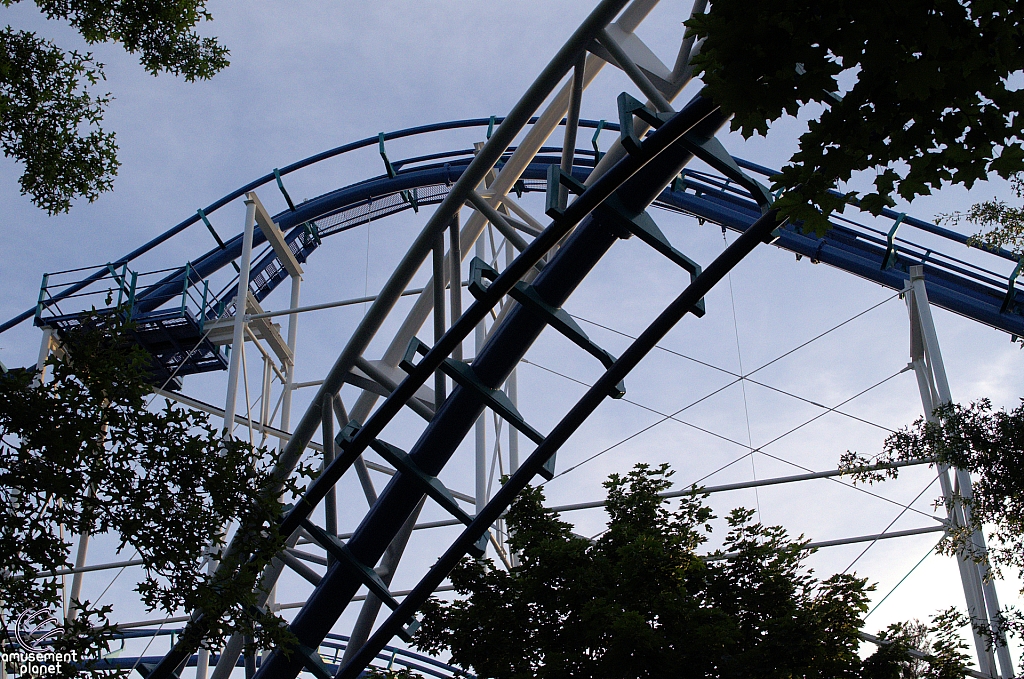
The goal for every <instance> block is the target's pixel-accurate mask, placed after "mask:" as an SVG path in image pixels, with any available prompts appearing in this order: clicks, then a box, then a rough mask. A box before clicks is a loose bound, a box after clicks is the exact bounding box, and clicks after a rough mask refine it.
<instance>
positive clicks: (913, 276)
mask: <svg viewBox="0 0 1024 679" xmlns="http://www.w3.org/2000/svg"><path fill="white" fill-rule="evenodd" d="M904 292H905V294H906V302H907V310H908V312H909V314H910V336H911V341H910V354H911V356H910V358H911V365H912V366H913V367H914V372H915V374H916V375H917V384H918V390H919V391H920V393H921V403H922V405H923V406H924V411H925V418H926V419H927V421H928V422H932V423H934V422H938V418H937V417H936V415H935V412H934V411H935V409H936V408H937V407H939V406H940V405H944V404H948V403H952V402H953V399H952V395H951V393H950V389H949V381H948V379H947V377H946V368H945V365H944V364H943V362H942V353H941V351H940V350H939V340H938V335H937V334H936V332H935V324H934V322H933V320H932V313H931V306H930V305H929V303H928V292H927V290H926V289H925V282H924V267H922V266H912V267H910V281H909V282H908V284H907V288H906V289H905V290H904ZM950 471H952V472H953V474H954V475H955V478H956V480H957V486H958V488H959V492H960V494H961V495H962V496H963V497H965V498H970V493H971V478H970V475H969V474H968V473H967V472H965V471H963V470H958V469H953V468H951V467H949V466H948V465H939V469H938V473H939V484H940V486H941V487H942V495H943V497H944V498H945V500H946V506H947V510H948V516H949V522H950V524H951V525H952V526H954V527H955V526H964V525H968V524H969V521H970V514H969V511H970V509H969V508H967V507H965V506H964V505H963V504H962V503H959V502H953V501H952V500H953V498H954V494H955V493H957V490H956V489H955V488H954V486H953V484H952V482H951V480H950ZM965 512H968V513H965ZM972 542H973V543H974V545H975V548H976V549H979V550H980V553H984V551H985V539H984V536H982V535H981V533H980V531H974V534H973V535H972ZM957 566H958V567H959V569H960V579H961V582H962V584H963V588H964V597H965V599H966V600H967V609H968V613H969V615H970V617H971V620H972V623H973V625H972V630H971V631H972V634H973V636H974V645H975V650H976V652H977V655H978V667H979V669H980V670H981V672H982V674H987V675H989V676H992V677H996V676H1000V677H1003V679H1010V678H1011V677H1013V666H1012V661H1011V658H1010V653H1009V648H1008V647H1007V646H1006V638H1005V634H1004V632H1003V631H1002V630H1001V629H999V627H998V625H997V620H998V617H997V615H998V612H999V600H998V597H997V595H996V590H995V585H994V584H993V583H992V582H991V581H990V580H988V578H987V577H986V576H987V575H988V573H987V567H984V566H981V565H979V564H977V563H975V562H974V561H973V560H972V559H971V558H970V556H969V555H963V556H958V557H957ZM986 580H988V581H986ZM977 626H981V627H982V629H984V628H985V627H988V628H989V629H990V630H991V635H992V640H991V641H994V642H995V644H994V645H995V649H993V648H992V643H991V641H990V639H989V638H988V635H987V634H985V633H979V631H978V629H977V628H976V627H977ZM993 650H995V653H994V652H993ZM997 655H998V658H999V670H1000V671H999V672H997V668H996V656H997Z"/></svg>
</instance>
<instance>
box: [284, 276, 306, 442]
mask: <svg viewBox="0 0 1024 679" xmlns="http://www.w3.org/2000/svg"><path fill="white" fill-rule="evenodd" d="M291 279H292V299H291V304H290V305H289V308H290V309H298V308H299V286H300V284H301V283H302V277H301V276H292V277H291ZM298 334H299V315H298V314H297V313H292V314H288V348H289V349H290V350H291V352H292V360H291V362H290V363H288V365H287V366H286V367H285V377H286V379H285V385H284V397H283V398H282V402H281V429H283V430H284V431H288V427H289V426H290V425H291V416H292V391H293V390H294V388H295V343H296V340H297V339H298ZM284 445H285V441H282V442H281V447H282V448H283V447H284Z"/></svg>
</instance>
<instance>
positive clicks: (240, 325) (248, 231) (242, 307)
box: [196, 193, 256, 679]
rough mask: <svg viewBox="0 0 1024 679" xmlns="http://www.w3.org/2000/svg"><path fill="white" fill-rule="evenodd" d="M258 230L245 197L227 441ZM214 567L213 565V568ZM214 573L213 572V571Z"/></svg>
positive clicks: (202, 662) (204, 654) (203, 657)
mask: <svg viewBox="0 0 1024 679" xmlns="http://www.w3.org/2000/svg"><path fill="white" fill-rule="evenodd" d="M255 226H256V200H255V194H253V193H248V194H246V196H245V230H244V231H243V232H242V260H241V263H240V265H239V272H238V290H237V292H236V293H235V322H234V328H233V333H232V335H231V361H230V363H229V364H228V393H227V397H226V398H225V400H224V429H223V431H222V434H221V435H222V436H223V437H224V438H233V437H234V433H233V431H234V424H235V400H236V399H237V397H238V373H239V369H240V367H241V362H242V343H243V342H244V341H245V313H246V305H247V303H248V300H249V269H250V267H251V266H252V236H253V231H254V230H255ZM210 566H211V568H212V566H213V564H212V562H211V564H210ZM211 572H212V571H211ZM209 669H210V652H209V651H208V650H206V649H205V648H201V649H199V657H198V659H197V662H196V679H206V674H207V672H208V671H209Z"/></svg>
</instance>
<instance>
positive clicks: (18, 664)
mask: <svg viewBox="0 0 1024 679" xmlns="http://www.w3.org/2000/svg"><path fill="white" fill-rule="evenodd" d="M63 633H64V628H63V627H61V626H60V625H59V624H57V619H56V618H55V617H53V615H52V614H50V612H49V611H47V610H45V609H39V610H28V611H25V612H23V613H22V614H21V615H19V616H18V620H17V621H16V622H15V625H14V640H15V641H16V642H18V646H20V647H21V650H20V651H15V652H10V653H9V652H7V651H4V652H3V653H0V662H3V664H4V666H5V667H7V668H8V670H9V671H11V672H14V673H16V674H18V675H20V676H23V677H27V676H46V675H50V674H56V673H57V672H58V670H59V669H60V664H61V663H73V662H78V652H77V651H70V652H68V653H57V652H55V651H48V650H43V649H44V647H46V646H48V645H49V642H50V641H51V640H52V639H54V638H56V637H58V636H60V635H61V634H63Z"/></svg>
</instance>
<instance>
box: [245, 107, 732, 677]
mask: <svg viewBox="0 0 1024 679" xmlns="http://www.w3.org/2000/svg"><path fill="white" fill-rule="evenodd" d="M710 115H718V117H719V118H721V119H722V122H724V118H723V117H722V116H720V115H719V114H717V108H716V107H714V105H712V104H711V103H710V102H708V101H706V100H704V99H702V98H700V97H697V98H695V99H694V100H693V101H692V102H691V103H690V104H689V105H688V106H687V108H686V109H684V111H683V112H681V113H680V114H678V115H677V116H676V117H674V118H673V119H672V120H671V121H669V122H667V123H666V124H665V125H663V126H662V128H661V129H659V130H658V131H657V132H656V133H655V134H654V135H652V136H651V137H650V138H649V139H648V140H646V142H645V147H644V149H643V152H642V153H639V154H637V155H636V156H630V157H627V158H624V159H623V160H622V161H620V163H618V164H616V165H615V166H614V167H613V168H612V169H611V170H610V171H609V172H608V173H607V174H605V175H604V176H603V177H601V178H600V179H598V180H597V181H596V182H595V183H594V184H593V185H592V186H591V187H590V188H589V189H588V190H587V191H586V192H585V193H584V194H583V195H581V196H580V197H579V198H578V199H577V200H576V201H574V202H573V204H572V205H570V206H569V208H568V209H567V210H566V213H565V217H564V218H563V219H560V220H557V221H556V222H555V223H554V224H552V225H551V226H550V227H548V229H546V230H545V232H544V233H542V234H541V235H540V236H539V237H538V238H537V239H536V240H535V241H534V242H533V243H531V244H530V245H529V246H528V247H527V248H526V250H525V251H524V252H523V253H522V254H521V255H520V256H519V257H518V258H516V260H514V261H513V262H512V264H511V265H510V266H509V267H508V268H507V269H506V270H505V271H504V272H503V273H502V274H501V275H500V276H498V278H497V279H496V280H495V281H494V282H493V283H492V284H491V286H489V287H488V289H487V291H486V294H485V296H484V298H483V299H482V300H479V301H477V302H475V303H474V304H473V305H471V306H470V308H469V309H468V310H467V311H466V312H465V313H464V314H463V315H462V317H461V318H460V319H459V320H458V321H456V323H455V324H454V325H453V326H452V327H451V328H450V329H449V330H448V332H447V333H446V334H445V335H444V336H443V337H442V338H441V339H440V341H439V342H438V343H437V344H436V345H435V346H434V347H433V348H432V349H431V350H430V351H428V353H427V355H426V356H425V357H424V358H423V359H422V360H421V361H420V363H419V364H418V365H416V366H415V368H414V370H413V372H412V373H411V374H410V375H409V377H408V378H406V379H405V380H404V381H403V382H402V384H400V385H399V386H398V389H396V390H395V392H394V393H393V394H392V395H391V396H390V397H389V398H388V399H387V400H385V402H384V403H383V404H381V406H380V407H379V408H378V410H377V411H376V412H375V413H374V415H373V416H372V417H371V418H370V419H369V420H368V421H367V423H366V424H365V425H364V427H363V428H362V429H360V431H359V432H358V433H357V434H356V435H355V437H354V438H353V440H352V441H351V443H349V444H348V445H347V446H346V450H345V454H343V456H346V455H348V454H352V455H354V454H356V453H360V452H362V451H364V450H365V449H366V448H367V447H369V446H370V444H371V442H372V441H373V440H374V439H375V438H376V436H377V435H378V434H379V433H380V432H381V431H382V430H383V428H384V426H386V424H387V423H388V422H389V421H390V419H391V418H392V417H394V415H395V414H396V413H397V412H398V411H399V410H400V409H401V407H402V404H403V403H404V401H405V400H407V399H408V398H410V397H411V396H412V395H413V394H414V393H415V390H416V389H417V388H418V387H419V385H421V384H423V383H424V382H425V381H426V380H427V379H430V378H431V377H432V376H433V373H434V371H435V370H436V369H438V367H439V366H440V365H441V363H442V362H443V361H444V359H445V358H446V357H447V356H448V354H450V353H451V351H452V350H453V349H454V347H455V346H456V345H457V344H458V343H459V342H460V341H461V340H462V338H463V337H465V336H467V335H468V334H469V332H471V331H472V329H473V328H475V326H476V325H477V324H478V323H479V322H480V321H481V320H482V319H483V318H484V316H485V315H486V314H487V313H488V310H489V309H491V308H492V307H493V306H494V305H495V304H497V302H498V301H499V300H500V299H501V297H502V296H504V295H505V294H507V293H508V291H509V290H510V289H511V288H512V287H513V286H514V284H515V283H516V282H518V281H519V280H520V279H521V278H522V277H523V276H524V275H526V273H527V272H528V271H529V270H530V269H531V268H532V267H533V265H534V264H535V262H536V261H538V260H539V259H540V257H541V256H543V255H544V254H545V253H546V252H547V251H548V250H550V249H551V248H552V247H553V246H554V245H555V244H556V243H558V242H559V241H560V240H561V238H562V237H563V236H564V235H565V234H566V233H568V232H569V231H570V230H571V229H572V228H573V226H575V225H576V224H578V223H580V221H581V220H583V218H584V217H585V216H587V215H589V214H590V213H591V212H592V211H593V210H594V209H595V208H597V207H598V205H600V204H601V203H602V202H603V201H604V200H605V199H606V198H607V197H609V196H610V195H612V193H613V192H615V191H616V190H620V188H621V191H620V194H621V195H622V196H623V199H624V200H627V199H628V200H629V202H630V203H633V204H636V205H646V204H647V203H649V202H650V201H651V200H653V198H654V197H655V196H656V195H657V194H658V192H660V189H661V188H662V186H664V184H667V183H668V181H670V180H671V179H672V177H674V176H675V175H676V174H677V173H678V171H679V169H680V168H681V167H682V166H683V165H684V164H685V163H686V162H687V161H688V160H689V159H690V157H691V156H690V154H689V153H688V152H686V150H685V148H683V147H682V146H679V145H676V142H677V141H678V140H679V138H680V137H681V136H682V135H683V134H684V133H685V132H687V131H688V130H689V129H691V128H693V127H694V126H695V125H697V124H698V123H700V122H701V121H703V120H705V119H706V118H707V117H708V116H710ZM670 147H672V153H665V154H663V155H662V152H664V151H666V150H667V149H669V148H670ZM652 161H653V162H652ZM641 169H643V172H642V173H641V174H637V173H638V172H639V171H640V170H641ZM634 175H637V176H636V177H635V178H634V179H633V181H627V180H629V179H630V178H633V176H634ZM662 180H664V181H662ZM606 221H608V220H607V217H606V218H605V219H597V218H595V217H594V216H590V217H588V219H587V220H586V221H585V222H584V224H583V225H581V226H580V227H579V228H578V229H576V232H575V233H574V234H573V235H572V237H570V239H569V240H568V241H566V244H565V245H564V246H563V247H562V248H560V249H559V251H558V253H557V254H556V256H555V259H553V260H552V263H551V264H549V265H548V266H547V267H545V272H544V273H542V274H541V275H540V276H538V278H537V279H536V283H535V285H536V286H537V289H538V291H540V292H541V293H542V294H543V295H545V296H546V297H547V301H548V303H549V304H555V305H560V304H561V303H562V302H563V301H564V298H565V297H567V296H568V294H569V293H570V292H571V291H572V289H574V288H575V286H576V285H577V284H578V282H579V281H580V280H582V277H583V276H584V275H585V274H586V272H587V271H589V270H590V268H592V267H593V266H594V265H595V264H596V263H597V261H598V260H599V259H600V257H601V256H603V254H604V252H606V251H607V249H608V248H609V247H611V245H612V244H613V243H614V242H615V240H617V238H618V236H617V235H616V233H614V231H613V229H612V228H610V227H609V225H608V224H606V223H605V222H606ZM555 261H561V262H562V266H561V267H556V266H554V262H555ZM545 281H546V283H545ZM545 286H546V287H545ZM503 326H508V327H509V328H512V330H509V331H507V332H505V333H501V332H499V333H498V334H497V335H495V336H494V338H492V341H491V342H489V343H488V345H487V346H486V347H485V348H484V350H483V351H482V352H481V354H480V355H479V356H478V357H477V358H476V360H475V361H474V369H475V371H476V373H477V374H478V376H480V378H481V380H482V381H483V382H484V383H485V384H487V385H488V386H491V387H493V386H494V385H496V384H500V383H501V381H502V380H503V379H504V377H505V375H506V374H507V371H508V370H509V369H510V368H511V365H514V364H515V362H517V361H518V356H519V354H520V353H521V352H523V351H525V349H526V346H528V345H529V344H530V343H532V340H533V338H535V337H536V336H537V335H539V333H540V331H541V330H542V329H543V327H544V323H543V321H542V320H540V319H538V318H536V316H534V315H533V314H531V313H530V312H528V311H526V310H523V309H521V308H520V309H516V310H513V312H512V314H510V316H509V320H508V321H507V322H506V323H505V324H503ZM482 409H483V404H482V403H481V401H480V399H479V397H478V395H477V394H476V393H475V392H473V391H472V390H469V389H466V388H464V387H461V386H459V387H457V388H456V389H454V390H453V392H452V394H451V395H450V396H449V398H448V400H447V401H446V402H445V403H444V404H443V405H442V407H441V408H440V409H439V411H438V413H437V415H436V416H435V418H434V420H433V421H432V422H431V424H430V425H428V427H427V430H426V431H425V432H424V434H423V436H421V439H420V441H419V442H418V443H417V446H416V447H414V448H413V449H412V451H411V452H410V457H411V458H412V459H413V460H415V462H416V463H417V465H418V466H419V467H420V468H421V469H422V470H423V471H424V472H425V473H428V474H435V475H436V473H437V472H438V471H440V469H441V468H442V467H443V466H444V464H445V462H446V461H447V459H448V458H449V457H450V456H451V454H452V453H453V452H454V449H455V447H456V446H457V445H458V443H459V442H460V441H461V440H462V437H463V435H464V434H465V432H466V431H468V429H469V428H470V427H471V426H472V424H473V422H474V421H475V420H476V417H477V415H478V414H479V412H480V411H481V410H482ZM425 441H426V442H429V444H428V443H425ZM340 460H341V458H340V457H339V461H340ZM341 471H342V469H340V467H339V465H338V463H337V462H336V463H335V464H334V465H332V466H331V467H328V468H327V469H326V470H325V471H324V473H323V474H322V475H321V476H320V477H319V478H318V479H317V480H316V481H315V482H314V483H313V484H312V485H311V486H310V488H309V490H308V491H307V493H306V496H305V497H304V498H302V500H300V502H299V503H297V504H296V507H295V509H294V510H293V511H292V513H291V514H290V515H289V517H287V518H286V519H285V521H284V522H283V524H282V530H283V532H285V533H286V534H287V533H289V532H290V531H291V530H293V529H294V528H296V527H298V525H299V524H300V523H301V521H302V520H303V519H305V517H306V516H308V515H309V513H311V512H312V511H313V508H315V506H316V505H317V504H318V503H319V501H320V500H321V499H322V498H323V497H324V495H325V492H326V489H327V488H329V487H331V486H333V484H334V483H336V482H337V480H338V478H339V477H340V475H341ZM421 497H422V489H421V487H420V486H419V484H417V482H416V481H415V479H412V478H407V477H405V476H403V475H402V474H401V473H399V474H397V475H396V476H395V477H394V478H393V479H392V481H391V482H390V483H389V485H388V487H387V488H386V489H385V490H384V491H383V492H382V493H381V496H380V499H379V500H378V502H377V503H376V504H375V505H374V507H373V508H372V509H371V510H370V512H369V514H368V515H367V517H366V518H365V519H364V520H363V522H362V524H361V525H360V527H359V528H358V529H357V530H356V532H355V533H354V534H353V536H352V539H351V540H349V542H348V548H349V549H350V550H351V552H352V554H353V555H354V556H356V557H357V558H358V559H359V560H360V561H361V562H362V563H364V564H369V563H375V562H376V560H377V558H379V556H380V553H381V552H382V551H383V549H384V548H386V546H387V544H388V542H389V541H390V536H391V535H392V533H393V531H392V530H391V529H392V528H394V527H397V526H399V525H400V524H401V523H402V522H403V521H404V520H405V517H406V515H407V513H408V511H409V509H410V507H411V506H412V505H414V504H415V503H416V502H418V501H419V499H420V498H421ZM482 534H483V531H482V530H481V531H480V532H479V533H478V534H477V535H476V537H475V538H474V540H473V541H472V542H475V541H476V540H477V539H479V537H480V536H481V535H482ZM360 584H361V582H359V581H355V580H352V579H351V578H349V577H347V574H346V573H345V572H344V571H343V570H341V569H340V568H338V567H337V566H335V567H332V568H331V569H329V570H328V572H327V574H326V575H325V577H324V579H323V581H322V582H321V584H320V586H319V587H317V589H316V591H314V592H313V594H312V595H311V597H310V600H309V601H308V602H307V605H306V606H305V607H304V608H303V609H302V610H300V611H299V613H298V614H297V616H296V618H295V620H294V621H293V623H292V625H291V630H292V632H293V633H294V634H296V636H297V637H298V638H299V641H300V643H303V644H305V645H315V644H318V643H319V641H320V640H321V639H322V638H323V635H324V634H326V633H327V632H328V631H329V630H330V627H331V626H332V625H333V623H334V621H335V620H336V619H337V617H338V616H339V615H340V613H341V611H342V610H344V607H345V605H346V604H347V601H348V599H350V598H351V597H350V595H349V594H347V592H348V590H349V589H352V591H355V588H358V587H359V585H360ZM301 667H302V666H301V663H300V662H299V661H298V660H297V659H295V658H288V657H286V656H285V653H284V652H282V650H281V649H277V650H275V651H274V653H272V654H271V656H270V658H269V659H268V661H267V663H266V664H265V665H264V666H263V667H262V668H261V669H260V675H259V676H267V677H293V676H295V674H296V673H297V672H298V671H300V670H301Z"/></svg>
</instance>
